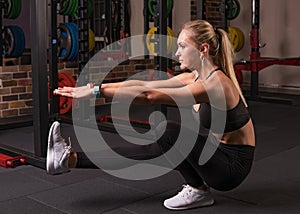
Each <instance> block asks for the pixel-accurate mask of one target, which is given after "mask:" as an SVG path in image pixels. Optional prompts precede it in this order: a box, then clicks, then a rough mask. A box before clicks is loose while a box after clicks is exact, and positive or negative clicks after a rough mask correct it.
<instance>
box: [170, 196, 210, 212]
mask: <svg viewBox="0 0 300 214" xmlns="http://www.w3.org/2000/svg"><path fill="white" fill-rule="evenodd" d="M214 203H215V200H214V199H213V198H210V199H207V200H205V201H201V202H199V203H194V204H191V205H188V206H185V207H169V206H168V205H166V204H165V203H164V206H165V207H166V208H168V209H170V210H187V209H194V208H200V207H208V206H212V205H213V204H214Z"/></svg>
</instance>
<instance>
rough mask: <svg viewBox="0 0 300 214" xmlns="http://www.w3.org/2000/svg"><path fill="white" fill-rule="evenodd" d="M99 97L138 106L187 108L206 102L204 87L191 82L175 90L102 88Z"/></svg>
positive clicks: (121, 87)
mask: <svg viewBox="0 0 300 214" xmlns="http://www.w3.org/2000/svg"><path fill="white" fill-rule="evenodd" d="M100 95H101V96H102V97H105V98H113V99H114V100H115V101H119V102H126V103H131V102H134V103H139V104H166V105H179V106H187V105H193V104H195V103H200V102H207V101H208V96H207V93H206V90H205V87H204V85H203V84H202V83H200V82H193V83H192V84H189V85H187V86H183V87H177V88H148V87H145V86H128V87H124V86H120V87H119V88H112V87H110V88H102V89H101V93H100Z"/></svg>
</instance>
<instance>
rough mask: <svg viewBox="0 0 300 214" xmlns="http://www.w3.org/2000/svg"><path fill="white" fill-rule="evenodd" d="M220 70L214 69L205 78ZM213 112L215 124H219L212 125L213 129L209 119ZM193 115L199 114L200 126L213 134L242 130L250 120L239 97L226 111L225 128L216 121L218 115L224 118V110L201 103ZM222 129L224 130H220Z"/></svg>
mask: <svg viewBox="0 0 300 214" xmlns="http://www.w3.org/2000/svg"><path fill="white" fill-rule="evenodd" d="M219 70H220V68H216V69H214V70H212V71H211V72H210V73H209V75H208V76H207V77H206V79H208V78H209V77H211V75H212V74H214V73H215V72H216V71H219ZM198 77H199V76H197V78H196V79H195V81H197V80H198ZM211 109H213V111H214V115H216V118H217V121H216V123H219V124H214V126H213V127H211V117H212V110H211ZM193 112H194V113H199V116H200V126H202V127H204V128H206V129H211V131H213V132H215V133H223V131H224V132H231V131H235V130H238V129H240V128H242V127H243V126H244V125H245V124H246V123H247V122H248V121H249V120H250V114H249V112H248V109H247V107H246V106H245V105H244V102H243V100H242V99H241V97H240V100H239V103H238V104H237V105H236V106H235V107H234V108H233V109H230V110H227V111H226V113H225V114H226V122H225V128H224V126H223V127H222V124H221V123H222V121H221V120H220V121H218V115H219V117H220V118H223V117H224V110H220V109H217V108H214V107H212V106H211V105H210V104H209V103H201V106H200V110H199V112H196V111H195V110H194V109H193ZM222 128H224V130H221V129H222Z"/></svg>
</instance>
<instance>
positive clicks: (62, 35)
mask: <svg viewBox="0 0 300 214" xmlns="http://www.w3.org/2000/svg"><path fill="white" fill-rule="evenodd" d="M57 36H58V37H57V38H58V41H57V52H58V56H59V57H62V58H63V59H64V60H65V59H67V58H68V57H69V55H70V53H71V49H72V38H71V33H70V31H69V28H67V27H66V26H65V25H64V24H61V25H60V26H59V28H58V30H57Z"/></svg>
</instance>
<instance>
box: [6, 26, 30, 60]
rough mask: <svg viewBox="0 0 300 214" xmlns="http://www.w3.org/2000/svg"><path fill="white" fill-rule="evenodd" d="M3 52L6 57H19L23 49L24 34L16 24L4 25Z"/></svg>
mask: <svg viewBox="0 0 300 214" xmlns="http://www.w3.org/2000/svg"><path fill="white" fill-rule="evenodd" d="M3 43H4V47H3V54H4V56H5V57H6V58H14V57H19V56H21V55H22V54H23V52H24V50H25V35H24V31H23V30H22V28H20V27H19V26H17V25H10V26H5V27H4V42H3Z"/></svg>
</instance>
